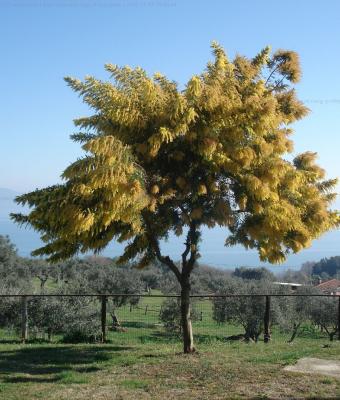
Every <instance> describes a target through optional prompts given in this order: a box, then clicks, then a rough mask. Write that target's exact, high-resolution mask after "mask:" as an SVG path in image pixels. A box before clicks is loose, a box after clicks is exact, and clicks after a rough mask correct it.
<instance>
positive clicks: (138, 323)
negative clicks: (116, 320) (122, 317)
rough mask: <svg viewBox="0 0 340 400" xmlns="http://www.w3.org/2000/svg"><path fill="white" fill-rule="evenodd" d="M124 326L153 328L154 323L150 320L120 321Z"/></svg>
mask: <svg viewBox="0 0 340 400" xmlns="http://www.w3.org/2000/svg"><path fill="white" fill-rule="evenodd" d="M122 326H123V327H124V328H142V329H143V328H144V329H154V328H155V324H154V323H150V322H142V321H125V322H123V323H122Z"/></svg>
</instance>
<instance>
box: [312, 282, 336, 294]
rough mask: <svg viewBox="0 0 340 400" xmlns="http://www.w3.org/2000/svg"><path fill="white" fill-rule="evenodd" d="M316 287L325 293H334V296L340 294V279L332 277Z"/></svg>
mask: <svg viewBox="0 0 340 400" xmlns="http://www.w3.org/2000/svg"><path fill="white" fill-rule="evenodd" d="M316 287H317V288H318V289H320V290H322V291H323V292H324V293H325V294H332V295H334V296H337V295H340V280H339V279H331V280H329V281H325V282H322V283H319V284H318V285H316Z"/></svg>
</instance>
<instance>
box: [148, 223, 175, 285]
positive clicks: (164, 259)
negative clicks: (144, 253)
mask: <svg viewBox="0 0 340 400" xmlns="http://www.w3.org/2000/svg"><path fill="white" fill-rule="evenodd" d="M144 221H145V225H146V230H147V232H146V235H147V238H148V240H149V243H150V245H151V248H152V250H153V251H154V252H155V255H156V257H157V259H158V260H159V261H160V262H161V263H163V264H165V265H167V266H168V267H169V268H170V270H171V271H172V272H173V273H174V274H175V275H176V278H177V279H178V281H179V282H180V281H181V273H180V271H179V269H178V268H177V267H176V264H175V263H174V262H173V261H172V260H171V258H170V257H169V256H163V255H162V254H161V249H160V247H159V243H158V240H157V239H156V238H155V236H154V235H153V234H152V231H151V228H150V225H149V224H148V223H147V221H146V219H145V218H144Z"/></svg>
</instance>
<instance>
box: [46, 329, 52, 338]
mask: <svg viewBox="0 0 340 400" xmlns="http://www.w3.org/2000/svg"><path fill="white" fill-rule="evenodd" d="M47 339H48V341H49V342H50V341H51V340H52V328H51V327H49V328H47Z"/></svg>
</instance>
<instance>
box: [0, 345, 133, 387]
mask: <svg viewBox="0 0 340 400" xmlns="http://www.w3.org/2000/svg"><path fill="white" fill-rule="evenodd" d="M128 350H133V348H132V347H127V346H107V345H104V346H101V345H97V346H88V347H87V346H67V347H61V346H48V347H47V346H42V347H38V346H34V347H23V348H19V349H11V350H5V351H1V352H0V381H1V380H2V381H5V382H13V383H14V382H54V381H57V380H58V377H53V376H52V377H47V376H46V377H44V376H42V377H35V376H34V375H49V374H58V373H60V372H64V371H76V372H79V373H88V372H94V371H98V370H100V369H101V368H100V367H99V366H98V364H97V363H99V364H100V363H103V362H105V361H109V360H110V359H112V358H114V357H117V358H119V357H121V358H122V360H123V359H124V357H125V355H124V352H125V351H128ZM10 374H13V375H14V374H27V375H29V376H24V377H20V376H19V377H16V376H13V377H11V376H9V375H10ZM30 375H33V376H30Z"/></svg>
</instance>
